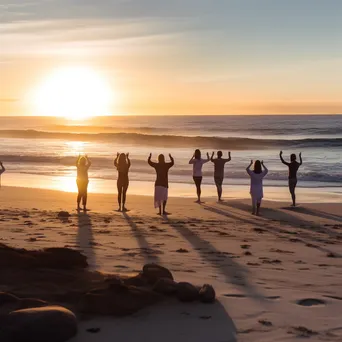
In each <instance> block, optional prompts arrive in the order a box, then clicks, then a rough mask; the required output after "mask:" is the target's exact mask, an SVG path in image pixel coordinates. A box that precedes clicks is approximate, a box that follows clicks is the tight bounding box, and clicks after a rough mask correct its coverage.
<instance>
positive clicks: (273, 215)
mask: <svg viewBox="0 0 342 342" xmlns="http://www.w3.org/2000/svg"><path fill="white" fill-rule="evenodd" d="M228 207H229V208H230V209H238V210H241V211H244V212H245V213H246V214H242V213H241V212H233V211H232V210H228ZM221 208H222V209H221ZM221 208H217V207H216V206H209V205H205V206H204V209H206V210H209V211H212V212H214V213H216V214H219V215H222V216H225V217H230V218H232V219H235V220H237V221H242V222H244V223H249V224H253V225H257V224H258V223H261V226H262V228H264V229H266V230H267V231H268V232H269V233H272V234H274V235H276V236H277V237H279V238H280V237H284V234H295V235H297V234H298V235H299V236H300V239H297V240H298V242H302V243H304V244H307V245H310V244H311V245H312V242H314V243H320V244H322V243H323V244H324V243H329V240H324V237H323V236H315V235H313V234H315V233H319V234H325V235H328V239H331V238H334V237H337V236H339V235H340V234H337V233H336V232H335V231H333V230H331V229H328V228H327V227H322V226H321V225H317V224H313V223H312V222H310V221H305V220H303V219H300V218H298V217H296V216H294V215H291V214H288V213H284V212H282V211H281V210H276V209H270V208H262V211H261V215H262V216H261V217H257V218H256V217H254V216H252V215H251V213H250V206H249V205H247V204H244V203H241V202H228V203H222V204H221ZM225 209H226V210H225ZM246 216H247V217H246ZM249 216H250V218H249ZM273 222H281V223H285V224H286V225H288V226H290V227H292V228H296V229H297V230H295V231H292V232H290V231H287V230H286V229H283V228H278V227H275V226H274V224H273ZM300 230H305V231H306V233H305V234H304V233H303V231H300ZM311 247H315V248H317V249H318V250H321V251H322V252H325V253H332V251H331V250H330V249H328V248H326V247H323V246H318V245H312V246H311ZM333 254H335V255H336V256H337V257H342V255H341V254H337V253H333Z"/></svg>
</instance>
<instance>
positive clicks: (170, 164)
mask: <svg viewBox="0 0 342 342" xmlns="http://www.w3.org/2000/svg"><path fill="white" fill-rule="evenodd" d="M169 157H170V160H171V163H169V166H170V167H172V166H173V165H175V160H174V159H173V157H172V155H171V153H170V154H169Z"/></svg>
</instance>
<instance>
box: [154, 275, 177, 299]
mask: <svg viewBox="0 0 342 342" xmlns="http://www.w3.org/2000/svg"><path fill="white" fill-rule="evenodd" d="M153 291H156V292H158V293H162V294H164V295H173V294H175V293H176V292H177V283H176V282H175V281H173V280H171V279H168V278H162V279H159V280H158V281H157V282H156V283H155V284H154V286H153Z"/></svg>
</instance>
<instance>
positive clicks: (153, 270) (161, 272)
mask: <svg viewBox="0 0 342 342" xmlns="http://www.w3.org/2000/svg"><path fill="white" fill-rule="evenodd" d="M142 274H143V276H144V277H145V278H146V279H147V281H148V282H149V283H150V284H152V285H154V284H155V283H156V282H157V281H158V280H159V279H161V278H167V279H171V280H173V276H172V273H171V272H170V271H169V270H168V269H167V268H165V267H162V266H160V265H157V264H146V265H145V266H144V267H143V273H142Z"/></svg>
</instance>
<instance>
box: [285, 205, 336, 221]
mask: <svg viewBox="0 0 342 342" xmlns="http://www.w3.org/2000/svg"><path fill="white" fill-rule="evenodd" d="M283 209H284V210H288V211H292V212H296V213H301V214H305V215H310V216H315V217H319V218H322V219H327V220H332V221H336V222H342V216H338V215H334V214H330V213H325V212H323V211H320V210H317V209H309V208H304V207H296V208H283Z"/></svg>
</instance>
